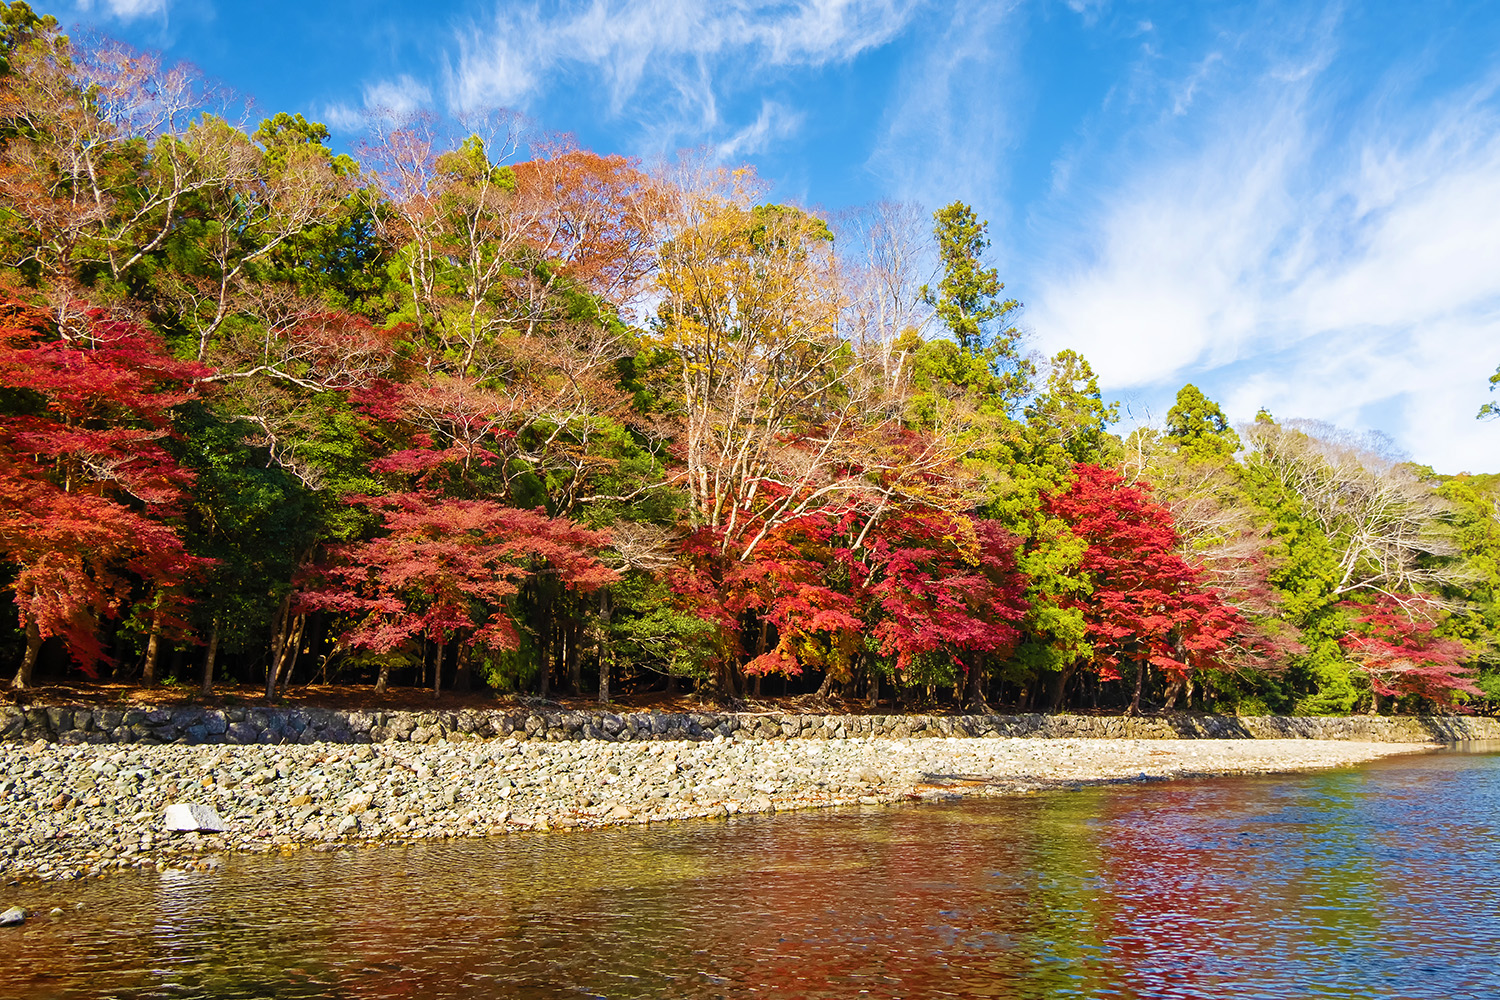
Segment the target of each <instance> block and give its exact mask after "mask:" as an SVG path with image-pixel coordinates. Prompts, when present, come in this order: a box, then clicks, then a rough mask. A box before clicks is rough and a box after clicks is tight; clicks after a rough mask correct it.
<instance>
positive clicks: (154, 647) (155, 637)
mask: <svg viewBox="0 0 1500 1000" xmlns="http://www.w3.org/2000/svg"><path fill="white" fill-rule="evenodd" d="M160 655H161V622H160V621H158V620H157V616H156V615H152V616H151V633H150V635H148V636H147V637H146V661H145V662H144V663H143V664H141V683H142V684H143V685H145V686H146V687H151V686H153V685H154V684H155V683H156V660H157V657H158V656H160Z"/></svg>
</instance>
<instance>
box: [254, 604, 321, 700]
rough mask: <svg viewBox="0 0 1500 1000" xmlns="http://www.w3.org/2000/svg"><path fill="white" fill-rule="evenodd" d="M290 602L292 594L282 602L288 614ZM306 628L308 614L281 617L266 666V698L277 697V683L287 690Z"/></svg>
mask: <svg viewBox="0 0 1500 1000" xmlns="http://www.w3.org/2000/svg"><path fill="white" fill-rule="evenodd" d="M290 603H291V597H290V596H289V597H287V599H286V601H284V602H283V603H282V608H283V611H284V612H285V613H286V614H287V615H289V614H290ZM306 628H307V616H306V615H292V616H290V617H286V616H285V615H283V616H282V617H281V620H280V623H279V625H278V627H277V629H276V634H275V637H274V638H273V640H272V643H271V663H270V665H269V666H267V667H266V700H268V701H269V700H270V699H272V698H275V697H276V688H277V685H280V686H281V688H282V689H283V690H285V688H286V684H287V681H289V680H290V679H291V676H292V665H293V664H294V663H296V662H297V654H298V653H299V652H300V651H301V649H302V633H303V631H304V630H305V629H306ZM324 662H327V661H326V660H325V661H324Z"/></svg>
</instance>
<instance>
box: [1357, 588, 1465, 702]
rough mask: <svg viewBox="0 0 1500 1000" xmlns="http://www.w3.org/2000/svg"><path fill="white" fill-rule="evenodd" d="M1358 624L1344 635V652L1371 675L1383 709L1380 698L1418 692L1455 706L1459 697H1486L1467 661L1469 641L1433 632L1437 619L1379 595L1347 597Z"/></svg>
mask: <svg viewBox="0 0 1500 1000" xmlns="http://www.w3.org/2000/svg"><path fill="white" fill-rule="evenodd" d="M1345 608H1346V610H1347V611H1348V612H1349V613H1350V614H1351V615H1352V616H1354V625H1353V627H1351V628H1350V629H1349V631H1348V632H1346V633H1345V634H1344V635H1343V636H1342V637H1341V639H1340V644H1341V645H1342V646H1343V647H1344V649H1345V651H1346V652H1347V653H1348V654H1349V656H1350V657H1351V658H1352V659H1353V660H1354V662H1355V663H1357V664H1358V665H1359V668H1360V670H1362V671H1363V672H1364V673H1365V675H1366V676H1368V677H1369V680H1370V686H1371V688H1372V689H1373V690H1374V692H1375V696H1376V704H1375V707H1376V708H1379V699H1380V698H1381V697H1388V698H1402V697H1408V696H1412V697H1416V698H1420V699H1423V700H1425V701H1428V702H1430V703H1432V704H1434V705H1436V706H1438V707H1439V708H1443V709H1450V710H1451V709H1452V708H1453V707H1454V696H1455V695H1458V694H1469V695H1476V696H1479V697H1484V694H1485V693H1484V691H1482V690H1480V689H1479V688H1478V687H1476V686H1475V684H1474V672H1473V670H1472V669H1471V668H1469V667H1466V666H1465V665H1464V661H1465V660H1466V659H1468V657H1469V651H1468V650H1467V649H1466V648H1465V647H1464V644H1463V643H1461V642H1458V641H1456V640H1453V639H1443V638H1439V637H1438V636H1436V635H1435V634H1434V630H1435V627H1436V624H1437V623H1436V622H1432V621H1421V620H1417V619H1414V618H1413V617H1412V615H1411V612H1410V610H1409V609H1408V608H1407V607H1405V606H1403V605H1402V604H1401V603H1400V602H1398V601H1396V600H1395V599H1394V598H1392V597H1390V596H1388V595H1385V594H1379V595H1376V596H1375V598H1374V599H1373V600H1371V601H1370V602H1369V603H1367V604H1360V603H1355V602H1346V604H1345Z"/></svg>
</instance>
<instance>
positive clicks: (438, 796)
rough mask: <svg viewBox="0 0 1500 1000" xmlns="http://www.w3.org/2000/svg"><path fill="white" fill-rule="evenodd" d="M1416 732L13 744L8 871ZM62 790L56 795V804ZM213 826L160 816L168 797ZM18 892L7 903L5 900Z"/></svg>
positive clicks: (1239, 770)
mask: <svg viewBox="0 0 1500 1000" xmlns="http://www.w3.org/2000/svg"><path fill="white" fill-rule="evenodd" d="M1421 746H1422V745H1414V744H1401V743H1361V742H1334V741H1322V740H1125V739H997V738H982V737H981V738H922V739H916V738H908V739H900V738H895V739H893V738H874V737H855V738H847V739H830V740H784V739H768V740H760V739H749V740H740V739H732V740H730V739H714V740H698V741H686V740H685V741H673V740H659V741H654V742H631V743H616V742H607V741H593V740H583V741H577V742H556V743H551V742H547V743H543V742H538V741H534V740H532V741H518V740H515V739H503V740H502V739H492V740H482V741H468V742H446V741H445V742H435V743H429V744H412V743H385V744H375V745H371V744H360V745H349V744H327V743H325V744H317V743H314V744H306V745H303V744H294V745H270V746H267V745H247V746H228V745H214V744H206V745H200V746H149V745H140V744H127V745H119V744H116V745H109V744H105V745H66V744H55V743H45V742H40V741H39V742H37V743H34V744H31V745H25V746H16V745H12V747H11V750H10V752H9V753H8V754H7V755H6V756H5V758H4V760H3V761H0V845H3V846H0V876H4V877H7V878H29V879H73V878H82V877H101V876H105V875H108V874H110V873H113V872H118V871H121V870H128V869H141V868H147V869H155V870H157V871H162V872H166V871H194V872H197V871H214V870H217V869H218V868H219V867H220V865H221V860H220V856H221V855H222V854H224V853H227V852H236V851H240V852H244V851H248V852H259V853H265V852H270V851H274V850H290V849H296V848H297V847H299V846H309V845H310V846H313V847H314V848H325V849H332V848H337V847H341V846H349V845H356V844H363V843H371V842H376V841H397V842H403V841H416V840H424V839H434V838H451V837H480V836H493V835H499V834H504V833H507V832H511V831H516V830H544V829H572V828H590V827H599V826H611V825H622V824H639V823H652V822H661V821H668V820H682V819H691V818H715V817H719V818H722V817H725V816H733V815H744V814H747V813H772V812H781V811H787V810H795V809H814V808H823V807H829V806H854V805H865V806H869V805H878V804H883V803H888V802H896V801H902V800H921V799H930V798H952V797H955V796H958V795H1014V794H1025V793H1028V792H1033V791H1037V790H1041V789H1068V788H1077V787H1080V786H1082V785H1085V784H1097V783H1101V782H1120V781H1139V780H1142V779H1143V778H1144V779H1149V780H1160V779H1163V778H1170V777H1178V776H1191V775H1216V774H1246V773H1265V772H1272V771H1289V770H1300V769H1305V768H1317V767H1334V766H1340V765H1347V764H1353V763H1358V762H1361V761H1366V760H1371V759H1374V758H1376V757H1380V756H1384V755H1387V754H1394V753H1407V752H1411V751H1412V750H1414V749H1420V748H1421ZM59 799H64V800H65V804H64V805H63V806H62V807H61V808H58V809H54V807H53V804H54V803H56V802H58V801H59ZM172 804H190V805H195V806H198V807H201V809H202V811H204V812H205V813H206V812H208V811H212V813H213V814H214V815H215V817H216V818H217V819H218V820H219V823H218V824H217V825H221V826H222V827H223V829H222V831H221V832H201V833H200V832H189V833H176V832H170V831H168V830H167V829H165V825H164V823H163V814H164V811H165V809H166V807H167V806H168V805H172ZM7 912H8V913H9V912H13V911H7Z"/></svg>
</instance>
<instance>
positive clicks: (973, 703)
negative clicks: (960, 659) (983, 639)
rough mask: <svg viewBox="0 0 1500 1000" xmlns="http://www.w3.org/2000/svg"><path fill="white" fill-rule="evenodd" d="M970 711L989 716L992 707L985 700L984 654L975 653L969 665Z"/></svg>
mask: <svg viewBox="0 0 1500 1000" xmlns="http://www.w3.org/2000/svg"><path fill="white" fill-rule="evenodd" d="M969 711H971V712H977V713H979V714H980V715H989V714H990V706H989V704H988V703H987V702H986V701H985V700H984V654H983V653H975V654H974V662H973V663H972V664H970V665H969Z"/></svg>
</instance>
